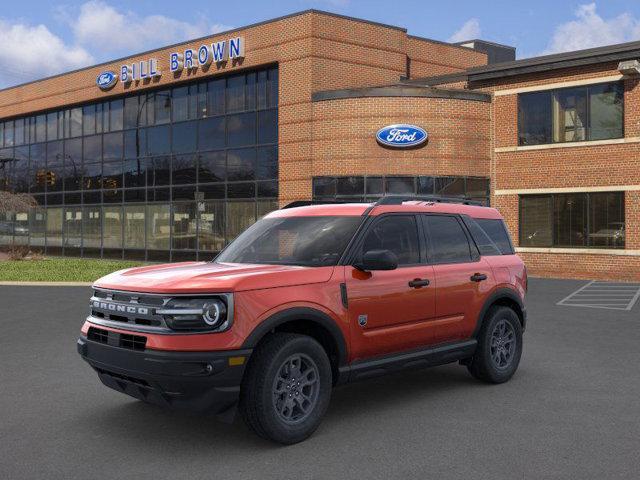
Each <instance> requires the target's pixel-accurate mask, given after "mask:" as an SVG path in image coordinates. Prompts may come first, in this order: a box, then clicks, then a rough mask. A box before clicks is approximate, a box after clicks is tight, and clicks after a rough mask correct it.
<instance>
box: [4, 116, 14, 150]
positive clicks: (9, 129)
mask: <svg viewBox="0 0 640 480" xmlns="http://www.w3.org/2000/svg"><path fill="white" fill-rule="evenodd" d="M4 146H5V147H12V146H13V121H11V122H4Z"/></svg>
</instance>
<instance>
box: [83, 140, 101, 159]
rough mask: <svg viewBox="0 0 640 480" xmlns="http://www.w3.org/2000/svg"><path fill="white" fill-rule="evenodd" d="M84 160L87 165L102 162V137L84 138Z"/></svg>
mask: <svg viewBox="0 0 640 480" xmlns="http://www.w3.org/2000/svg"><path fill="white" fill-rule="evenodd" d="M82 158H83V160H84V162H85V163H88V162H99V161H101V160H102V135H93V136H91V137H84V139H83V144H82Z"/></svg>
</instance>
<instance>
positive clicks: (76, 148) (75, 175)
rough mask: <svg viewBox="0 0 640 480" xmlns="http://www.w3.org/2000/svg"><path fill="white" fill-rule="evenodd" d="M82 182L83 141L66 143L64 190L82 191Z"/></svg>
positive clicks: (79, 139) (67, 141) (66, 141)
mask: <svg viewBox="0 0 640 480" xmlns="http://www.w3.org/2000/svg"><path fill="white" fill-rule="evenodd" d="M81 182H82V139H81V138H76V139H73V140H65V142H64V188H65V190H80V188H81Z"/></svg>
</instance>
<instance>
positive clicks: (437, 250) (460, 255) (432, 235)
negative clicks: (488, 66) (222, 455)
mask: <svg viewBox="0 0 640 480" xmlns="http://www.w3.org/2000/svg"><path fill="white" fill-rule="evenodd" d="M423 219H424V225H425V228H426V230H427V232H428V235H429V261H430V263H464V262H470V261H471V249H470V246H469V240H468V239H467V235H466V234H465V233H464V230H463V229H462V225H460V222H459V221H458V219H457V218H456V217H449V216H444V215H424V216H423Z"/></svg>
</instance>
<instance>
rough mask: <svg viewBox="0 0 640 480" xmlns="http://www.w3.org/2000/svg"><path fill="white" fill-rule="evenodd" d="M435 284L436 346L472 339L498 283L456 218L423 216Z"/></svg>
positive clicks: (452, 216)
mask: <svg viewBox="0 0 640 480" xmlns="http://www.w3.org/2000/svg"><path fill="white" fill-rule="evenodd" d="M421 220H422V223H423V226H424V232H425V235H426V239H427V258H428V261H429V263H430V264H431V265H433V268H434V276H435V282H436V328H435V337H436V339H435V340H436V342H437V343H445V342H451V341H456V340H462V339H466V338H468V337H470V336H471V334H472V333H473V330H474V328H475V326H476V321H477V318H478V315H479V313H480V310H481V309H482V304H483V301H484V299H485V298H486V295H487V293H488V292H489V291H490V290H491V289H492V287H493V285H494V283H495V281H494V278H493V273H492V271H491V267H490V266H489V264H488V263H487V262H486V261H485V260H484V259H482V258H481V256H480V254H479V252H478V249H477V247H476V245H475V243H474V242H473V240H472V239H471V236H470V235H469V233H468V232H467V229H466V227H465V226H464V223H463V222H462V220H461V218H459V217H458V216H457V215H421Z"/></svg>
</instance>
